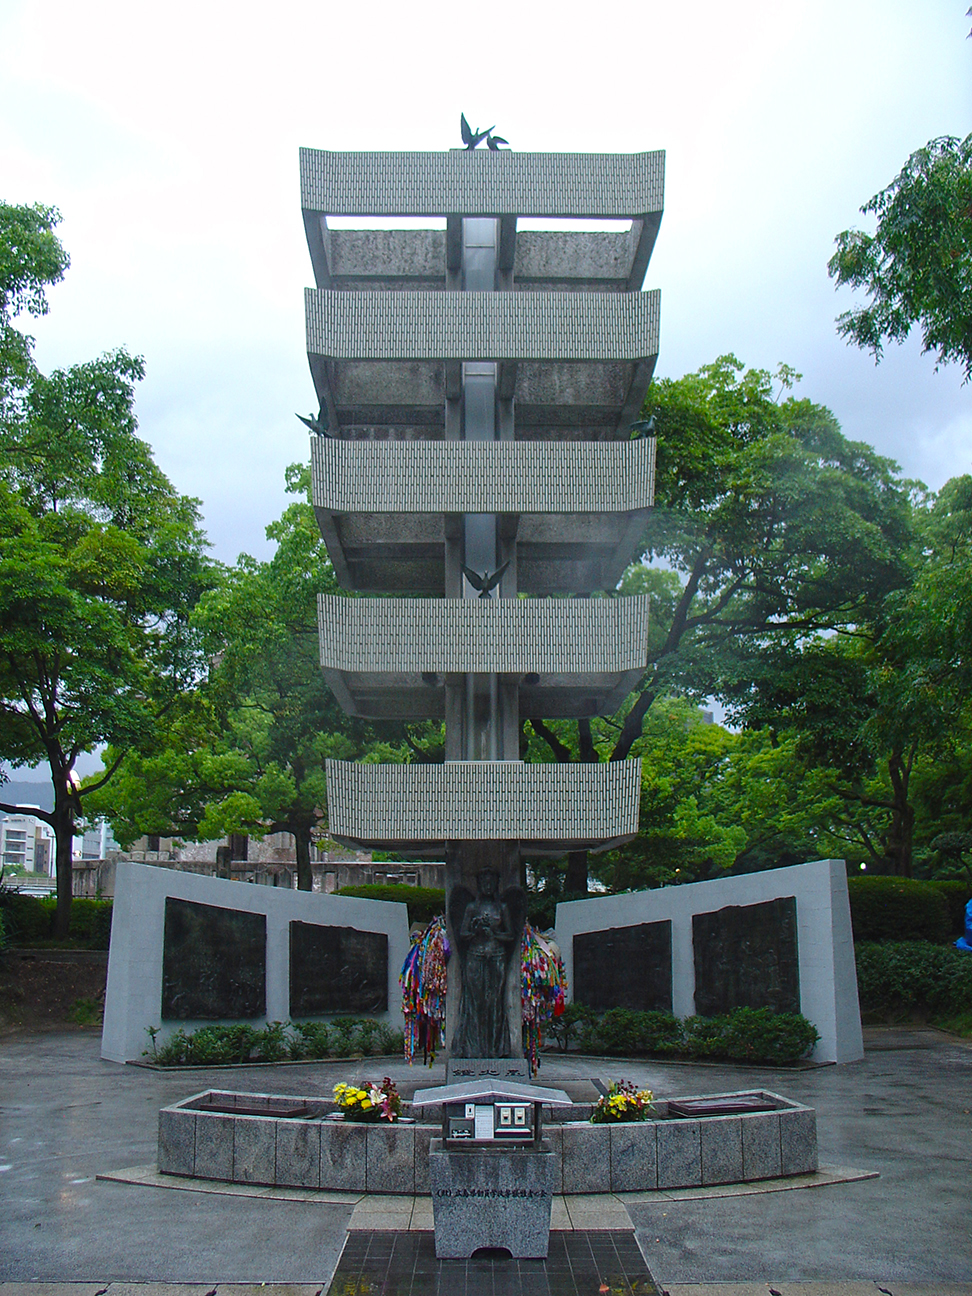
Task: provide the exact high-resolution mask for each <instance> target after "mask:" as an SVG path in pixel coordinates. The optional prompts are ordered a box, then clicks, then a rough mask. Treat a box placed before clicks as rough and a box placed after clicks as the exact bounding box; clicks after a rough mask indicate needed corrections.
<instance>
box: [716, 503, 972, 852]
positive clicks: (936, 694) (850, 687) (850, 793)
mask: <svg viewBox="0 0 972 1296" xmlns="http://www.w3.org/2000/svg"><path fill="white" fill-rule="evenodd" d="M915 518H916V529H915V538H914V544H913V546H912V548H911V550H910V552H909V555H908V556H909V577H908V580H907V581H906V582H904V583H903V584H902V585H901V586H900V587H898V588H893V589H891V590H889V591H888V593H887V595H886V596H885V598H884V599H883V601H882V602H881V603H880V605H879V606H878V607H876V608H874V609H873V610H872V611H871V613H870V615H868V616H867V617H866V618H862V619H861V620H860V621H859V622H857V623H855V624H854V625H852V626H846V627H838V629H839V631H840V633H838V634H837V635H835V636H833V637H831V638H822V637H820V636H819V635H816V636H809V637H807V636H801V637H799V638H793V639H792V640H790V641H789V642H783V643H780V644H777V645H775V646H773V648H772V650H771V651H769V652H763V653H761V654H758V655H757V654H755V653H753V654H751V655H750V660H749V661H748V663H747V665H746V668H745V669H739V671H738V674H737V677H736V683H735V687H733V686H732V685H729V686H728V687H727V689H726V695H727V697H729V698H733V697H734V698H735V700H736V704H737V714H738V715H739V717H740V718H745V720H746V721H747V723H749V724H751V725H754V726H756V727H761V726H763V725H766V724H770V725H772V726H774V727H779V728H792V729H794V730H795V731H796V733H797V735H798V748H799V750H800V752H801V753H802V755H803V756H804V757H805V758H806V759H807V760H808V761H809V762H811V763H812V764H813V765H815V766H817V767H818V768H820V769H826V770H828V771H829V776H828V780H827V781H828V784H829V787H830V789H831V792H832V794H833V795H835V796H836V797H837V798H838V804H839V805H841V806H843V810H842V811H836V810H832V830H833V832H834V833H837V834H840V835H843V836H844V837H845V838H846V839H848V840H851V841H854V842H856V843H857V844H858V846H863V848H864V850H865V851H866V852H867V855H868V856H869V858H870V859H871V860H872V861H873V862H874V863H876V864H877V865H878V866H879V867H881V868H882V869H885V870H887V871H889V872H892V873H897V874H901V875H904V876H911V874H912V870H913V854H914V845H915V835H916V829H918V823H917V814H916V805H915V798H914V792H913V780H914V779H918V781H919V783H920V785H921V786H922V787H923V788H924V789H925V795H924V803H925V805H926V807H927V806H928V805H929V804H930V799H929V798H930V793H931V788H932V787H933V786H936V785H937V791H936V793H935V794H934V796H935V797H937V799H938V801H939V803H940V804H941V805H942V806H944V804H947V803H948V800H949V796H948V793H947V791H946V788H945V787H943V785H942V778H943V773H944V771H945V769H946V768H949V767H956V766H959V767H960V766H961V764H962V759H963V751H964V749H965V748H966V747H967V743H968V718H969V705H968V697H969V685H970V683H972V478H968V477H961V478H955V479H953V480H952V481H950V482H948V483H946V485H945V486H944V487H943V488H942V491H941V492H940V493H939V495H938V497H937V498H936V499H934V500H932V501H931V502H930V503H929V504H928V505H927V506H926V507H923V508H921V509H919V510H917V512H916V515H915ZM936 766H937V767H938V775H937V777H933V776H932V773H931V771H932V769H933V768H934V767H936ZM959 827H960V825H959V824H956V823H954V822H950V823H946V822H939V823H938V824H937V825H936V824H935V823H934V822H932V821H929V817H928V816H926V823H925V825H924V826H923V828H921V829H920V836H921V838H922V839H923V840H924V842H925V843H928V842H929V838H930V837H934V836H935V835H936V832H941V831H948V830H955V829H958V828H959Z"/></svg>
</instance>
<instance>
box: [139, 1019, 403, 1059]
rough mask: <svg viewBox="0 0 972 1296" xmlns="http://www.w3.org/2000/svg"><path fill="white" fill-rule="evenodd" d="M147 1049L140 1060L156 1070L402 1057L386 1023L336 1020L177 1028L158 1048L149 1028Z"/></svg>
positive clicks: (398, 1037) (396, 1034)
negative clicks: (258, 1026) (257, 1026)
mask: <svg viewBox="0 0 972 1296" xmlns="http://www.w3.org/2000/svg"><path fill="white" fill-rule="evenodd" d="M148 1035H149V1038H150V1040H151V1046H150V1047H149V1048H147V1049H146V1050H145V1051H144V1053H143V1057H148V1058H150V1059H151V1061H153V1062H154V1063H156V1065H158V1066H227V1065H229V1064H231V1063H239V1062H287V1061H302V1060H305V1059H315V1058H325V1057H350V1056H352V1055H357V1054H365V1055H375V1054H379V1055H381V1054H389V1053H401V1052H402V1051H403V1050H404V1047H405V1039H404V1036H403V1034H402V1032H401V1031H400V1030H395V1028H394V1027H392V1026H389V1025H388V1024H387V1022H379V1021H375V1020H374V1019H373V1018H365V1019H364V1020H362V1019H360V1018H357V1017H339V1018H336V1019H335V1020H334V1021H331V1022H321V1021H316V1022H269V1023H268V1024H267V1025H266V1026H264V1028H263V1029H262V1030H255V1029H254V1028H253V1027H252V1026H247V1025H246V1024H245V1023H238V1024H236V1025H233V1026H217V1025H213V1026H201V1027H200V1028H199V1029H198V1030H194V1031H190V1032H189V1033H188V1034H187V1033H186V1031H185V1030H183V1029H181V1028H180V1029H179V1030H177V1031H176V1033H175V1034H174V1035H172V1036H171V1037H170V1038H169V1039H168V1040H167V1041H166V1042H165V1043H164V1044H162V1045H160V1044H158V1042H157V1040H158V1035H159V1030H158V1027H154V1026H150V1027H148Z"/></svg>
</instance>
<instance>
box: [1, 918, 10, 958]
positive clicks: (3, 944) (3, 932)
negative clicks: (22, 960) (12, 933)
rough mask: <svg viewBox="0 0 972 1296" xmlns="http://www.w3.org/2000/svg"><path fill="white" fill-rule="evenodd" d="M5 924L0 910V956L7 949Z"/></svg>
mask: <svg viewBox="0 0 972 1296" xmlns="http://www.w3.org/2000/svg"><path fill="white" fill-rule="evenodd" d="M7 944H8V941H7V924H6V923H5V922H4V921H3V910H2V909H0V954H2V953H3V951H4V950H5V949H6V948H7Z"/></svg>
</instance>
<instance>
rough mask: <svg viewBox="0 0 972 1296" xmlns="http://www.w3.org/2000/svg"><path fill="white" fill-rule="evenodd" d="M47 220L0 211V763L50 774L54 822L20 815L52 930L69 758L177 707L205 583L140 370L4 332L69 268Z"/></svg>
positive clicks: (67, 882)
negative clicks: (30, 823) (41, 848)
mask: <svg viewBox="0 0 972 1296" xmlns="http://www.w3.org/2000/svg"><path fill="white" fill-rule="evenodd" d="M55 220H56V213H55V212H53V210H52V209H49V208H42V207H29V208H16V207H10V206H7V205H5V204H0V304H2V308H3V316H2V326H3V339H2V342H3V346H4V348H5V351H4V355H5V362H4V366H3V367H2V369H0V410H2V415H3V417H2V421H0V537H2V548H0V623H2V624H3V626H4V635H3V643H2V652H0V760H4V761H10V762H14V763H33V762H35V761H37V760H44V761H46V762H47V764H48V766H49V768H50V771H51V778H52V782H53V786H54V810H53V813H51V814H47V813H46V812H44V811H32V813H35V814H39V815H40V817H42V818H45V819H47V820H48V822H50V824H51V826H52V827H53V828H54V831H55V835H56V839H57V875H58V883H57V885H58V915H57V931H58V934H59V935H66V933H67V923H68V907H69V905H70V898H71V846H72V839H73V832H74V819H75V815H76V814H80V813H81V812H82V809H81V807H82V799H83V797H84V796H85V795H86V792H87V790H79V789H78V788H77V787H76V786H75V782H74V779H73V777H72V772H73V768H74V764H75V762H76V760H77V758H78V756H79V755H80V754H81V753H82V752H85V751H90V750H91V749H92V748H93V747H96V746H97V745H99V744H102V743H110V744H112V745H113V747H114V748H115V750H116V751H118V752H122V751H124V750H126V749H128V748H132V747H138V746H139V745H140V744H141V743H143V742H144V741H146V738H147V736H148V735H149V734H151V733H152V732H153V730H154V729H155V727H156V725H157V724H158V721H159V717H160V716H161V715H162V714H165V713H166V712H169V711H171V710H173V709H174V708H175V707H176V706H177V704H178V702H179V699H180V696H181V694H182V692H183V690H184V689H185V688H187V687H189V686H190V685H191V684H192V683H193V681H194V679H195V677H196V673H197V671H198V668H199V658H198V650H197V640H196V637H195V636H194V635H193V633H192V631H191V630H190V627H189V613H190V611H191V609H192V607H193V605H194V604H195V602H196V600H197V599H198V597H199V595H200V593H201V592H202V590H203V588H204V587H205V585H206V583H207V580H208V575H207V568H206V562H205V559H204V556H203V550H204V545H205V542H204V538H203V535H202V532H201V531H200V529H199V519H198V512H197V504H196V501H195V500H191V499H188V498H186V497H184V496H181V495H179V494H178V493H177V492H176V491H175V490H174V489H173V487H172V485H171V484H170V483H169V481H168V480H167V479H166V477H165V476H164V474H163V473H162V472H161V471H160V470H159V468H158V467H157V466H156V465H155V463H154V462H153V460H152V456H151V451H150V449H149V447H148V446H147V445H146V443H145V442H144V441H142V440H141V439H140V438H139V437H138V436H137V425H136V420H135V414H134V400H135V383H136V382H137V381H138V380H139V379H140V378H141V377H142V373H143V365H142V361H141V360H140V359H139V358H138V357H134V356H130V355H129V354H128V353H127V352H125V351H123V350H119V351H115V352H112V353H110V354H108V355H104V356H102V357H100V358H99V359H97V360H94V361H90V362H87V363H84V364H79V365H74V366H71V367H70V368H68V369H64V370H58V371H56V372H54V373H52V374H50V375H49V376H45V375H43V374H41V373H40V372H39V371H38V370H37V369H36V367H35V366H34V363H33V356H32V349H31V348H32V340H31V339H30V338H29V337H26V336H25V335H22V334H19V333H17V330H16V329H15V328H14V326H13V323H12V320H13V317H14V315H15V314H16V312H17V311H18V310H27V311H29V312H31V313H33V314H35V315H36V314H42V313H43V312H44V310H45V309H46V302H45V300H44V297H43V290H44V286H45V285H46V284H49V283H51V282H54V281H55V280H56V279H58V278H59V277H60V275H61V274H62V273H63V270H64V268H65V267H66V265H67V257H66V256H65V255H64V253H63V252H62V251H61V249H60V245H59V244H58V243H57V239H56V236H55V234H54V229H53V227H54V222H55ZM11 355H12V356H13V362H9V363H8V361H9V358H10V356H11ZM112 772H113V771H112V769H109V770H108V771H107V772H106V774H105V776H104V777H105V779H107V778H109V777H110V776H111V773H112ZM2 808H3V809H5V810H11V809H13V810H16V809H18V808H19V807H15V806H9V805H6V804H4V805H3V807H2Z"/></svg>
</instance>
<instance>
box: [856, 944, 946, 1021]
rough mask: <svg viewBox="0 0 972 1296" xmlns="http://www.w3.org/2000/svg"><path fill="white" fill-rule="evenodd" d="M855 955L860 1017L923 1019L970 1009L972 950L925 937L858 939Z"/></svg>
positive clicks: (889, 1019)
mask: <svg viewBox="0 0 972 1296" xmlns="http://www.w3.org/2000/svg"><path fill="white" fill-rule="evenodd" d="M855 954H856V958H857V990H858V994H859V996H860V1001H861V1013H862V1015H863V1016H864V1017H868V1018H870V1019H871V1020H880V1021H894V1020H899V1021H900V1020H902V1019H906V1018H916V1017H917V1018H924V1019H926V1020H927V1019H928V1018H929V1017H935V1016H959V1015H961V1014H963V1013H967V1012H969V1011H970V1010H972V954H967V953H963V952H962V951H961V950H957V949H954V948H953V947H952V946H949V945H944V946H942V945H930V944H928V942H926V941H901V942H899V943H896V944H883V945H878V944H871V943H862V944H860V945H858V946H857V947H856V950H855Z"/></svg>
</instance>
